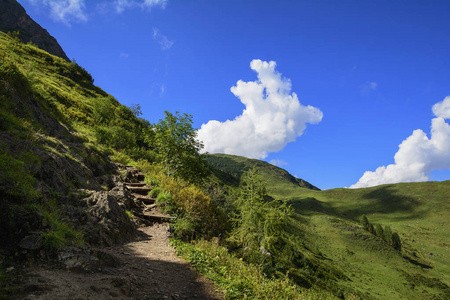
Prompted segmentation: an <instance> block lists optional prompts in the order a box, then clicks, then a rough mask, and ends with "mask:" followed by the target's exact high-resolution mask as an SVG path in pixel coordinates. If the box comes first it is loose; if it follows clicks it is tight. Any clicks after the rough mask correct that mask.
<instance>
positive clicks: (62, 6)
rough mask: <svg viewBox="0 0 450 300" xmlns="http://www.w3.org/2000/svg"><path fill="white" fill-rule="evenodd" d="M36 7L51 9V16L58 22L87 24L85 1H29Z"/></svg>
mask: <svg viewBox="0 0 450 300" xmlns="http://www.w3.org/2000/svg"><path fill="white" fill-rule="evenodd" d="M29 1H30V2H32V3H33V4H35V5H43V6H46V7H49V8H50V15H51V16H52V18H53V19H54V20H56V21H58V22H62V23H64V24H66V25H70V23H72V22H86V21H87V20H88V17H87V14H86V12H85V9H86V7H85V4H84V0H29Z"/></svg>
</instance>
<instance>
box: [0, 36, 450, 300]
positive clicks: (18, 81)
mask: <svg viewBox="0 0 450 300" xmlns="http://www.w3.org/2000/svg"><path fill="white" fill-rule="evenodd" d="M93 82H94V79H93V78H92V76H91V75H90V74H89V73H88V72H87V71H86V70H85V69H84V68H82V67H81V66H79V65H78V64H77V63H76V62H75V61H72V62H67V61H66V60H64V59H62V58H59V57H56V56H53V55H50V54H48V53H47V52H45V51H43V50H40V49H39V48H37V47H36V46H34V45H32V44H23V43H21V42H20V41H19V40H18V38H17V36H16V35H15V34H4V33H2V32H0V195H1V198H0V227H1V228H2V230H1V231H0V240H1V241H2V242H3V243H2V245H1V248H0V264H1V265H2V269H0V292H1V293H0V294H1V295H5V297H6V298H8V295H14V293H15V292H17V290H20V287H18V286H16V285H14V280H13V279H11V278H10V277H9V275H8V274H7V273H6V271H5V267H6V266H9V265H11V264H13V262H14V261H26V260H27V259H28V260H30V259H36V257H39V259H50V260H51V259H54V258H55V257H56V256H57V253H59V252H58V251H60V250H61V249H63V248H64V247H67V246H73V247H80V246H83V247H89V246H105V245H111V244H114V243H118V242H122V241H124V240H126V239H127V238H129V235H132V233H133V230H132V227H133V226H132V220H135V219H136V215H138V213H139V210H138V208H131V207H126V205H125V204H123V203H122V204H121V205H122V206H124V207H125V208H126V209H127V213H125V211H124V210H123V211H120V212H117V216H118V217H119V220H121V221H120V222H122V223H121V224H122V225H123V226H122V225H121V226H122V227H123V228H126V230H122V229H123V228H122V227H120V228H119V227H117V226H119V225H118V224H116V223H119V222H112V221H111V220H105V219H104V220H102V222H103V221H104V222H103V223H105V222H106V223H107V224H108V226H109V227H108V226H106V227H107V228H104V227H105V226H103V225H104V224H103V223H102V222H100V221H99V222H97V223H92V222H87V221H86V222H85V221H83V222H84V223H83V222H82V221H80V220H85V219H88V220H89V218H90V217H89V216H90V214H92V207H91V206H89V205H91V204H92V203H91V202H95V201H90V200H86V199H91V198H90V195H92V194H95V193H109V194H108V195H110V194H111V193H112V192H113V191H112V190H114V189H115V188H114V187H115V186H117V184H118V183H117V182H115V183H114V182H111V180H112V178H116V181H120V178H121V176H125V175H126V174H120V172H119V170H118V166H120V164H117V163H121V164H126V165H130V164H131V165H134V166H136V167H138V168H139V169H140V170H141V171H143V172H145V174H146V179H145V180H146V182H147V184H148V185H149V186H152V188H153V190H152V191H151V192H150V193H151V196H152V197H155V198H156V204H157V205H158V206H159V208H160V209H161V210H162V211H164V212H167V213H170V214H171V215H173V216H176V217H177V220H176V221H174V222H173V223H172V224H171V227H172V232H173V235H174V238H175V239H174V241H173V245H174V246H175V247H176V248H177V251H178V253H179V254H180V255H182V256H183V257H185V258H186V259H188V260H189V261H191V263H192V264H193V266H194V268H196V269H197V270H198V272H201V273H203V274H205V275H207V276H208V277H210V278H211V279H212V280H214V281H215V282H216V283H217V286H218V288H219V289H220V290H221V291H222V292H223V294H224V295H225V298H227V299H243V298H250V299H280V298H283V299H336V298H341V299H448V295H450V288H449V285H450V252H449V246H450V236H449V233H450V224H449V222H450V221H449V220H450V215H449V214H450V213H449V211H450V210H449V208H450V207H449V206H450V202H449V199H450V182H449V181H447V182H426V183H408V184H395V185H384V186H379V187H374V188H368V189H358V190H348V189H334V190H327V191H320V190H319V189H318V188H316V187H314V186H313V185H311V184H309V183H308V182H306V181H304V180H302V179H298V178H295V177H293V176H292V175H290V174H289V173H288V172H286V171H285V170H283V169H281V168H278V167H276V166H273V165H270V164H268V163H266V162H262V161H258V160H252V159H247V158H244V157H239V156H231V155H217V154H214V155H199V151H200V150H201V143H198V141H196V139H195V136H196V130H195V129H194V128H192V116H190V115H186V114H179V113H175V114H172V113H169V112H166V117H165V119H163V120H160V121H159V122H158V123H157V124H150V123H149V122H147V121H146V120H144V119H141V118H140V115H141V113H140V107H139V105H138V104H136V105H133V106H131V107H126V106H124V105H122V104H120V103H119V102H118V101H117V100H116V99H114V97H113V96H111V95H109V94H108V93H106V92H104V91H103V90H101V89H100V88H98V87H96V86H95V85H94V84H93ZM114 176H115V177H114ZM117 178H118V179H117ZM80 203H83V205H84V206H83V205H80ZM116 206H117V205H116ZM133 214H135V216H133ZM103 230H104V231H103ZM106 231H107V232H108V234H109V235H108V234H107V232H106ZM113 232H115V233H114V234H113V235H111V233H113ZM24 241H26V242H27V243H28V244H27V243H25V242H24ZM30 242H31V245H30V244H29V243H30ZM24 247H25V248H24ZM24 249H27V250H26V251H24ZM275 291H276V293H275ZM271 293H274V294H271ZM0 298H1V297H0Z"/></svg>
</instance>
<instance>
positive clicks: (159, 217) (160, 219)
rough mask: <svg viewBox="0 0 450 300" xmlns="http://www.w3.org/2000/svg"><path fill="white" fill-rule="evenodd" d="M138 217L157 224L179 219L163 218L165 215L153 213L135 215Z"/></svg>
mask: <svg viewBox="0 0 450 300" xmlns="http://www.w3.org/2000/svg"><path fill="white" fill-rule="evenodd" d="M134 215H135V216H137V217H140V218H143V219H146V220H149V221H156V222H168V221H170V220H176V219H177V217H172V216H163V215H155V214H151V213H143V214H141V213H135V214H134Z"/></svg>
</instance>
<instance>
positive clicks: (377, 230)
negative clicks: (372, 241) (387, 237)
mask: <svg viewBox="0 0 450 300" xmlns="http://www.w3.org/2000/svg"><path fill="white" fill-rule="evenodd" d="M375 235H376V236H377V237H379V238H382V239H383V238H384V236H383V227H381V225H380V224H377V225H375Z"/></svg>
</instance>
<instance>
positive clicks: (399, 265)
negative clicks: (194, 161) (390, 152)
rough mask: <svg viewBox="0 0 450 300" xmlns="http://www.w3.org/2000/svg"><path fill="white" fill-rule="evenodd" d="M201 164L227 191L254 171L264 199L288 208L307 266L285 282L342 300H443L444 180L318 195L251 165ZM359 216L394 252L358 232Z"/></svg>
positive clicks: (449, 226)
mask: <svg viewBox="0 0 450 300" xmlns="http://www.w3.org/2000/svg"><path fill="white" fill-rule="evenodd" d="M207 161H208V163H209V164H210V165H212V166H213V167H214V168H215V169H216V171H215V174H216V176H217V177H218V178H219V179H221V180H222V183H223V184H224V185H229V186H236V185H237V184H238V182H239V178H240V176H241V175H242V172H243V171H245V170H248V169H251V168H253V167H254V166H255V167H256V168H257V169H258V171H259V173H260V175H262V176H263V177H264V179H265V180H267V190H268V194H269V195H270V196H271V197H273V198H274V199H279V200H284V201H287V202H288V203H290V204H291V205H292V207H293V208H294V210H295V213H294V215H293V218H292V220H291V223H290V225H289V227H288V229H287V232H288V234H290V235H291V238H292V239H293V244H294V245H295V247H296V251H298V253H301V254H302V255H303V257H304V259H306V260H307V263H304V264H302V263H300V264H297V267H295V268H296V269H297V270H296V271H292V272H291V273H292V274H294V273H295V272H299V276H297V275H295V276H292V278H294V281H296V282H297V283H298V284H299V285H301V286H302V285H303V286H309V285H311V286H316V287H319V288H320V289H323V290H328V291H331V292H332V293H333V294H334V295H337V296H342V297H345V298H351V297H354V296H355V295H357V296H358V297H359V298H362V299H448V298H447V296H448V295H450V288H449V285H450V251H449V246H450V201H449V199H450V181H446V182H423V183H401V184H391V185H383V186H378V187H372V188H366V189H356V190H352V189H333V190H326V191H319V190H312V189H307V188H305V187H304V186H299V184H298V182H297V179H295V178H294V180H292V178H293V177H292V176H290V175H289V174H288V173H287V172H286V171H284V170H282V169H280V168H277V167H274V166H272V165H270V164H268V163H265V162H261V161H258V160H252V159H247V158H244V157H239V156H231V155H218V154H215V155H209V156H208V157H207ZM218 170H219V171H218ZM363 215H365V216H366V217H367V218H368V220H369V222H370V223H371V224H372V225H373V226H374V227H376V226H377V224H379V225H381V226H380V227H381V228H382V229H384V228H386V226H388V227H389V228H391V230H392V232H396V233H398V235H399V237H400V240H401V244H402V250H401V252H400V253H399V252H398V251H397V250H395V249H394V248H393V247H392V246H391V245H390V242H386V241H385V240H383V238H380V237H378V236H376V235H375V234H373V233H370V232H368V231H367V230H365V229H364V228H363V226H362V225H361V222H360V219H361V217H362V216H363ZM336 274H341V275H336ZM296 276H297V277H296Z"/></svg>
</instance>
